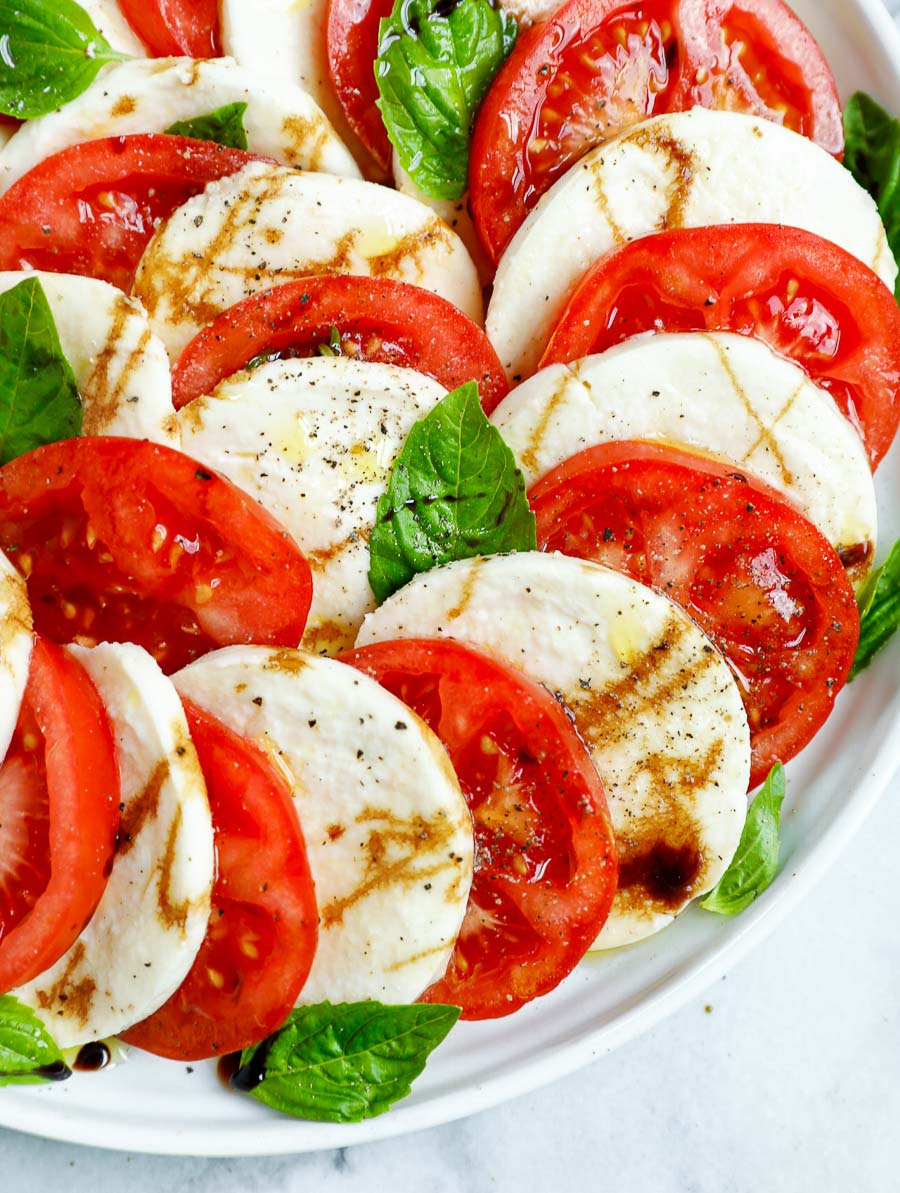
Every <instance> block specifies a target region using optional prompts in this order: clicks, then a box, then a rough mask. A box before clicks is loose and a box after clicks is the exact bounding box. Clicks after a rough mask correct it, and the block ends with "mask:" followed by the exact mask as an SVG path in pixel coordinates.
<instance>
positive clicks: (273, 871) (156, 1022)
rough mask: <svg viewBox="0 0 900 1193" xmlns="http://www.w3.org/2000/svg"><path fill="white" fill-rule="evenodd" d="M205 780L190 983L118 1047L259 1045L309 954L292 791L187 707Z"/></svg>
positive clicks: (284, 1013)
mask: <svg viewBox="0 0 900 1193" xmlns="http://www.w3.org/2000/svg"><path fill="white" fill-rule="evenodd" d="M185 712H186V713H187V718H188V725H189V727H190V730H191V737H192V738H193V741H194V745H195V746H196V748H197V755H198V757H199V759H200V767H201V769H202V771H203V774H204V777H205V778H206V784H207V789H208V792H209V804H210V809H211V811H212V817H213V830H214V833H215V842H216V857H217V869H216V880H215V884H214V886H213V893H212V910H211V912H210V917H209V927H208V928H207V932H206V938H205V940H204V941H203V944H202V945H201V946H200V951H199V953H198V954H197V958H196V960H195V961H194V964H193V966H192V967H191V970H190V972H189V973H188V976H187V977H186V978H185V980H184V981H183V982H182V984H181V985H180V986H179V987H178V989H177V990H176V991H175V993H174V994H173V995H172V997H171V998H170V999H169V1001H168V1002H166V1003H164V1004H163V1006H162V1007H160V1009H159V1010H158V1011H156V1012H155V1013H154V1014H153V1015H151V1016H150V1017H149V1019H145V1020H144V1021H143V1022H142V1023H138V1024H137V1025H136V1026H135V1027H132V1028H131V1029H130V1030H129V1031H127V1032H125V1033H124V1035H123V1037H122V1038H123V1039H124V1040H126V1041H127V1042H128V1043H129V1044H135V1045H137V1047H138V1048H144V1049H145V1050H146V1051H147V1052H153V1053H155V1054H156V1055H157V1056H167V1057H171V1058H172V1059H173V1060H203V1058H204V1057H208V1056H220V1055H222V1054H223V1053H226V1052H235V1051H237V1050H238V1049H239V1048H247V1047H249V1046H250V1045H251V1044H256V1043H258V1042H259V1041H260V1040H262V1039H264V1038H265V1037H266V1036H268V1035H270V1034H271V1033H272V1032H273V1031H276V1030H277V1029H278V1028H279V1027H280V1026H281V1025H282V1023H284V1021H285V1019H286V1018H287V1017H288V1014H289V1013H290V1011H291V1009H292V1008H293V1006H294V1003H295V1002H296V1000H297V996H298V994H299V993H300V991H301V990H302V988H303V983H304V982H305V981H306V978H307V975H308V973H309V969H310V966H311V965H312V961H313V957H314V955H315V951H316V939H317V936H318V919H319V917H318V910H317V907H316V895H315V887H314V885H313V878H312V874H311V873H310V869H309V863H308V862H307V858H306V846H305V844H304V841H303V834H302V832H301V830H300V822H299V820H298V819H297V812H296V809H295V808H294V801H293V798H292V797H291V791H290V788H289V786H288V785H287V783H286V782H285V780H284V779H283V778H282V776H281V775H280V774H279V773H278V771H276V770H275V768H274V766H273V765H272V763H271V762H270V761H269V760H268V758H266V756H265V754H263V752H262V751H261V750H260V749H259V747H258V746H255V745H254V744H253V743H252V742H250V741H247V740H246V739H245V738H242V737H239V736H238V735H237V734H235V733H233V732H232V730H230V729H229V728H227V726H225V725H223V724H221V723H220V722H219V721H217V720H215V719H214V718H213V717H211V716H209V714H208V713H205V712H203V711H201V710H200V709H198V708H195V707H194V706H193V705H191V704H188V703H185Z"/></svg>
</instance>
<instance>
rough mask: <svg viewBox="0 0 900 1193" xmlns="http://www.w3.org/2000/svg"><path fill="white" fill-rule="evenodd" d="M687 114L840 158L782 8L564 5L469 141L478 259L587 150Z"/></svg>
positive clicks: (612, 0) (817, 84) (818, 59)
mask: <svg viewBox="0 0 900 1193" xmlns="http://www.w3.org/2000/svg"><path fill="white" fill-rule="evenodd" d="M732 80H734V82H735V85H734V86H731V85H730V84H731V82H732ZM697 104H703V105H704V106H707V107H714V108H729V109H736V110H738V111H744V112H754V113H756V114H758V115H760V116H765V117H768V118H770V119H773V120H776V121H778V122H779V123H782V124H785V125H787V126H788V127H789V128H793V129H795V130H796V131H798V132H801V133H804V134H805V135H807V136H810V137H812V138H813V139H814V140H815V141H817V142H818V143H819V144H821V145H822V146H823V147H824V148H825V149H827V150H828V151H829V152H830V153H835V154H840V152H841V151H842V148H843V133H842V126H841V107H840V101H839V99H838V94H837V89H836V87H835V84H834V79H833V78H832V76H831V72H830V70H829V68H828V64H827V63H826V62H825V59H824V58H823V56H822V54H821V51H820V50H819V48H818V46H817V45H816V43H815V41H814V40H813V38H812V37H811V36H810V34H809V33H808V32H807V30H806V28H805V27H804V25H803V24H802V23H801V22H800V20H799V19H798V18H797V17H796V16H794V14H793V13H792V12H790V10H789V9H788V8H787V7H786V5H785V4H783V3H782V0H737V3H735V2H734V0H636V2H632V3H627V0H626V2H623V0H569V2H568V3H566V4H564V5H563V6H562V8H560V9H559V10H558V11H557V12H556V13H555V14H554V15H553V16H552V17H551V18H550V19H549V20H548V21H544V22H542V23H541V24H539V25H535V26H533V27H532V28H531V29H529V30H527V31H526V32H525V33H524V34H523V35H522V36H521V37H520V38H519V40H518V43H517V45H516V47H515V49H514V50H513V52H512V54H510V56H509V58H508V59H507V61H506V63H505V64H504V66H503V68H502V69H501V71H500V72H499V74H498V75H497V77H496V79H495V80H494V82H493V83H492V85H491V88H490V90H489V91H488V94H487V97H486V98H485V101H484V103H483V105H482V107H481V110H480V111H479V113H478V117H477V119H476V121H475V129H474V133H473V138H472V151H471V158H470V166H469V184H470V189H471V198H470V206H471V210H472V217H473V219H474V221H475V226H476V228H477V229H478V233H479V236H480V237H481V240H482V243H483V244H484V247H485V249H486V251H487V253H488V255H489V256H490V257H491V259H492V260H493V261H494V262H495V263H496V262H497V261H498V260H499V259H500V255H501V254H502V252H503V250H504V248H505V247H506V245H507V244H508V243H509V241H510V239H511V238H512V236H513V234H514V233H515V231H516V229H517V228H518V227H519V225H520V224H521V223H522V221H523V220H524V219H525V216H526V215H527V214H528V212H529V211H530V210H531V209H532V208H533V207H534V205H535V203H537V201H538V199H539V198H540V197H541V195H542V194H543V193H544V192H545V191H546V190H548V189H549V187H550V186H551V185H552V184H553V182H554V181H555V180H556V179H557V178H559V177H560V175H562V174H564V173H565V172H566V170H568V169H569V167H570V166H572V165H574V163H575V162H576V161H577V160H578V159H579V158H580V157H582V156H583V155H584V154H585V153H586V152H587V151H588V150H589V149H591V148H592V147H593V146H594V145H598V144H600V143H601V142H602V141H605V140H608V139H609V138H610V137H613V136H615V135H616V134H617V133H620V132H622V131H623V130H624V129H626V128H628V127H630V126H631V125H633V124H635V123H636V122H638V121H640V120H644V119H646V118H647V117H648V116H651V115H658V114H660V113H663V112H672V111H681V110H684V109H685V108H689V107H694V106H696V105H697Z"/></svg>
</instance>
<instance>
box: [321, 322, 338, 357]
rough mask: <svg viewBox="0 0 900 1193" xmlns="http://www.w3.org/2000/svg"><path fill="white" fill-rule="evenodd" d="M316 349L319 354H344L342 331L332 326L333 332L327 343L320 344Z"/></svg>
mask: <svg viewBox="0 0 900 1193" xmlns="http://www.w3.org/2000/svg"><path fill="white" fill-rule="evenodd" d="M316 351H317V352H318V353H319V356H343V355H344V353H343V349H342V348H341V333H340V332H339V331H338V329H337V328H336V327H332V329H331V333H330V335H329V336H328V343H327V344H319V346H318V348H317V349H316Z"/></svg>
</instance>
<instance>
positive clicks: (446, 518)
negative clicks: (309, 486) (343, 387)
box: [369, 381, 537, 603]
mask: <svg viewBox="0 0 900 1193" xmlns="http://www.w3.org/2000/svg"><path fill="white" fill-rule="evenodd" d="M536 549H537V537H536V531H535V520H534V514H533V513H532V511H531V507H530V506H529V504H528V496H527V493H526V489H525V479H524V477H523V476H522V473H521V472H520V471H519V468H518V467H517V465H516V461H515V457H514V456H513V454H512V452H511V451H510V449H509V448H508V447H507V445H506V444H505V443H504V441H503V438H502V436H501V434H500V432H499V431H498V430H497V428H496V427H495V426H494V425H493V424H492V423H491V422H490V420H489V419H488V417H487V415H486V414H485V413H484V411H483V410H482V408H481V402H480V401H479V398H478V386H477V384H476V383H475V382H474V381H470V382H467V383H466V384H465V385H461V386H460V387H459V389H456V390H454V391H453V392H452V393H449V394H447V395H446V397H444V398H442V399H441V401H440V402H438V404H437V406H435V407H434V409H433V410H431V411H430V412H429V413H428V414H427V415H425V417H424V418H421V419H419V421H418V422H417V423H416V424H415V425H414V426H413V428H412V430H411V431H410V433H409V436H408V437H407V440H406V442H405V444H404V445H403V447H402V449H401V451H400V454H399V455H398V456H397V459H396V460H395V461H394V467H393V470H392V472H391V476H390V480H389V482H388V487H387V491H386V492H385V493H384V494H383V495H382V496H381V498H380V499H379V502H378V508H377V511H376V515H375V527H374V529H373V531H372V535H371V537H370V539H369V584H370V585H371V588H372V592H373V593H374V594H375V598H376V600H378V602H379V603H380V602H381V601H384V600H386V599H387V598H388V597H389V596H390V595H391V593H393V592H396V590H397V589H398V588H401V587H402V586H403V585H404V584H406V583H407V582H408V581H409V580H411V579H412V577H413V576H414V575H416V573H418V572H426V571H428V570H429V569H431V568H433V567H436V566H439V565H440V564H444V563H450V562H452V561H453V560H456V559H470V558H472V557H473V556H476V555H493V554H496V553H498V552H502V551H534V550H536Z"/></svg>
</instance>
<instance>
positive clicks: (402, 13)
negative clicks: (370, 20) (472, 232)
mask: <svg viewBox="0 0 900 1193" xmlns="http://www.w3.org/2000/svg"><path fill="white" fill-rule="evenodd" d="M515 40H516V23H515V21H514V20H513V18H512V17H511V16H509V15H508V14H507V13H505V12H503V11H501V10H499V9H497V8H496V7H495V6H494V5H493V4H492V3H491V0H458V2H455V0H395V3H394V8H393V11H392V12H391V15H390V16H389V17H388V18H387V19H386V20H382V21H381V23H380V24H379V26H378V58H377V60H376V62H375V78H376V81H377V83H378V92H379V95H380V97H381V98H380V99H379V100H378V107H379V108H380V110H381V115H382V118H383V120H384V124H385V128H386V129H387V133H388V137H389V138H390V141H391V144H392V145H393V146H394V148H395V149H396V150H397V153H398V155H399V157H400V162H401V164H402V166H403V169H404V170H405V171H406V172H407V174H409V176H410V177H411V178H412V180H413V182H415V184H416V185H417V186H418V188H419V190H421V191H422V192H423V193H424V194H426V195H428V196H430V197H431V198H432V199H461V198H462V196H463V194H464V193H465V189H466V177H467V174H468V169H469V142H470V139H471V132H472V122H473V120H474V119H475V113H476V112H477V110H478V106H479V104H480V103H481V101H482V99H483V98H484V94H485V92H486V91H487V89H488V87H489V86H490V83H491V81H492V80H493V78H494V76H495V75H496V73H497V71H498V70H499V69H500V67H501V66H502V64H503V61H504V59H505V58H506V56H507V54H509V52H510V50H511V49H512V48H513V46H514V44H515Z"/></svg>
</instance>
